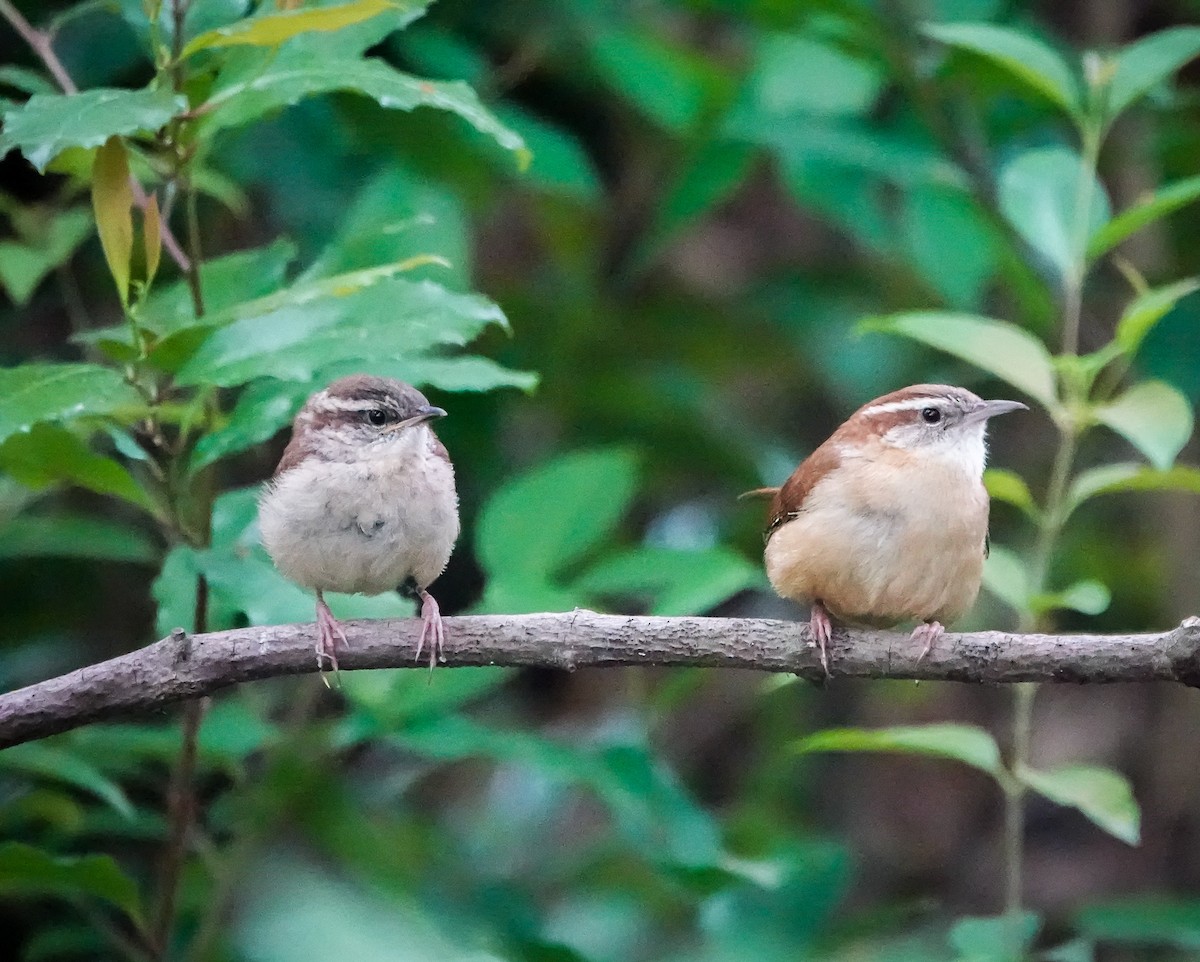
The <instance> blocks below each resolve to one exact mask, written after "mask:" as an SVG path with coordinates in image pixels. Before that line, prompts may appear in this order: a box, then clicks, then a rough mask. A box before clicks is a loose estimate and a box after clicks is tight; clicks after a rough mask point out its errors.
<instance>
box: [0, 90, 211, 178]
mask: <svg viewBox="0 0 1200 962" xmlns="http://www.w3.org/2000/svg"><path fill="white" fill-rule="evenodd" d="M185 110H187V98H186V97H183V96H180V95H177V94H175V93H172V92H171V91H170V90H167V89H150V88H147V89H145V90H114V89H107V88H97V89H95V90H85V91H83V92H82V93H76V94H34V96H32V97H30V98H29V99H28V100H27V101H26V102H25V103H24V104H22V105H21V106H20V107H17V108H15V109H12V110H6V111H5V112H4V130H3V132H0V156H3V155H4V154H6V153H8V152H9V151H10V150H12V149H14V148H18V149H20V151H21V153H23V154H24V155H25V159H26V160H28V161H29V162H30V163H31V164H33V166H34V167H36V168H37V169H38V170H40V171H45V169H46V165H47V164H49V163H50V161H52V160H53V159H54V158H55V157H57V156H58V155H59V154H61V153H62V152H63V151H64V150H66V149H67V148H68V147H99V146H100V145H101V144H103V143H104V142H105V141H106V140H108V138H109V137H114V136H127V135H130V134H136V133H139V132H141V131H153V130H158V129H159V128H160V127H162V126H164V125H165V124H167V123H168V122H169V121H170V120H171V119H172V118H174V117H176V116H178V115H179V114H181V113H183V111H185Z"/></svg>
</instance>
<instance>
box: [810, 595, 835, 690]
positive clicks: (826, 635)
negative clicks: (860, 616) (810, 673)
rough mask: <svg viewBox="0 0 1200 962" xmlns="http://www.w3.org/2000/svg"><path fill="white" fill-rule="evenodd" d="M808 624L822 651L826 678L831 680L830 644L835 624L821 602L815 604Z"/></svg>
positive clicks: (822, 665)
mask: <svg viewBox="0 0 1200 962" xmlns="http://www.w3.org/2000/svg"><path fill="white" fill-rule="evenodd" d="M808 624H809V628H810V629H811V630H812V635H813V639H814V640H815V641H816V643H817V647H818V648H819V649H820V650H821V667H822V668H824V669H825V677H826V678H829V677H830V672H829V643H830V642H831V641H833V624H832V623H831V622H830V620H829V612H828V611H826V610H825V606H824V605H823V604H821V602H819V601H814V602H813V606H812V615H811V616H810V617H809V620H808Z"/></svg>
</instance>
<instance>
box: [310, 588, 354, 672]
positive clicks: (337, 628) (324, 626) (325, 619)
mask: <svg viewBox="0 0 1200 962" xmlns="http://www.w3.org/2000/svg"><path fill="white" fill-rule="evenodd" d="M339 641H340V642H341V643H342V647H343V648H349V647H350V642H349V640H348V639H347V638H346V629H345V628H343V627H342V623H341V622H340V621H338V620H337V619H336V618H335V617H334V616H333V612H332V611H330V610H329V605H327V604H325V599H324V598H320V597H318V598H317V671H319V672H321V677H322V678H324V677H325V662H326V661H328V662H329V668H330V670H331V671H333V672H335V673H336V672H337V670H338V660H337V646H338V642H339ZM325 683H326V685H328V684H329V682H328V680H326V682H325Z"/></svg>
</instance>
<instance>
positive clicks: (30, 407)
mask: <svg viewBox="0 0 1200 962" xmlns="http://www.w3.org/2000/svg"><path fill="white" fill-rule="evenodd" d="M0 398H4V404H2V405H0V441H4V440H7V439H8V437H10V436H11V435H13V434H16V433H17V432H25V431H29V430H30V429H31V428H32V427H33V425H35V424H38V423H39V422H43V421H46V422H55V423H65V422H69V421H74V420H78V419H81V418H89V417H98V416H103V415H124V416H126V417H131V416H133V415H135V414H136V413H137V412H139V411H141V410H142V409H143V402H142V399H141V396H140V395H139V394H138V393H137V391H135V390H134V389H133V388H132V387H130V386H129V385H128V384H127V383H125V380H124V379H123V378H122V377H121V375H120V374H118V373H117V372H116V371H113V370H111V369H109V368H106V367H100V366H99V365H96V364H24V365H22V366H20V367H11V368H0Z"/></svg>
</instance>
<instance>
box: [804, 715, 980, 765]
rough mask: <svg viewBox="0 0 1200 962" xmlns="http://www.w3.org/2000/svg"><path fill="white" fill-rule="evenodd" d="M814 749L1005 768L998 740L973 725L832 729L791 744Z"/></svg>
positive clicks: (809, 751) (807, 751)
mask: <svg viewBox="0 0 1200 962" xmlns="http://www.w3.org/2000/svg"><path fill="white" fill-rule="evenodd" d="M792 750H793V751H795V752H799V753H802V754H808V753H811V752H901V753H903V754H908V755H930V756H933V757H935V758H947V759H951V760H953V761H957V762H962V763H963V764H964V765H970V766H971V767H972V768H978V769H979V770H980V771H983V772H987V773H988V774H989V775H991V776H993V777H997V776H999V775H1000V774H1001V773H1002V771H1003V767H1002V765H1001V762H1000V749H999V748H998V747H996V740H995V739H994V738H992V736H991V735H989V734H988V733H987V732H985V731H984V730H983V729H982V728H978V727H976V726H974V725H953V724H939V725H906V726H896V727H893V728H829V729H826V730H825V731H820V732H816V733H815V734H812V735H809V736H808V737H807V738H802V739H800V740H799V741H797V742H793V743H792Z"/></svg>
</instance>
